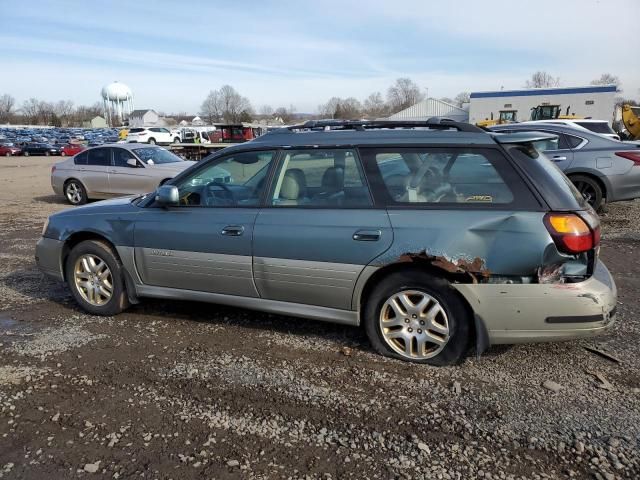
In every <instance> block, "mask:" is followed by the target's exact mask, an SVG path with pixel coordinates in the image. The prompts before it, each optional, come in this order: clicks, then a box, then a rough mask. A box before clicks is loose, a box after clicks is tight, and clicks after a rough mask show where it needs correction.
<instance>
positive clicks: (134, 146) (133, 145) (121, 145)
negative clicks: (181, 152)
mask: <svg viewBox="0 0 640 480" xmlns="http://www.w3.org/2000/svg"><path fill="white" fill-rule="evenodd" d="M105 147H116V148H124V149H125V150H136V149H138V148H163V147H161V146H160V145H149V144H147V143H136V142H131V143H103V144H100V145H95V146H93V147H89V148H86V149H84V150H83V152H86V151H88V150H93V149H94V148H105ZM164 150H166V149H164Z"/></svg>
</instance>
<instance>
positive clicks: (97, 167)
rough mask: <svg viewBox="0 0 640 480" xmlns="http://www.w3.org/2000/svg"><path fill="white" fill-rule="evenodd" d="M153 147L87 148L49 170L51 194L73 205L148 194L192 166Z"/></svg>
mask: <svg viewBox="0 0 640 480" xmlns="http://www.w3.org/2000/svg"><path fill="white" fill-rule="evenodd" d="M193 163H194V162H187V161H184V160H182V159H181V158H180V157H178V156H176V155H174V154H173V153H171V152H169V151H168V150H166V149H164V148H162V147H158V146H155V145H140V144H126V143H118V144H113V145H104V146H100V147H94V148H89V149H87V150H84V151H82V152H80V153H79V154H77V155H76V156H75V157H73V158H70V159H68V160H65V161H63V162H59V163H56V164H55V165H54V166H53V167H52V169H51V186H52V187H53V191H54V192H55V193H57V194H58V195H64V197H65V198H66V199H67V200H68V201H69V203H71V204H73V205H81V204H84V203H86V202H87V201H88V200H89V199H100V198H109V197H112V196H120V195H134V194H140V193H145V192H150V191H152V190H154V189H156V188H157V187H158V185H161V184H162V183H164V182H166V181H167V180H169V179H171V178H173V177H174V176H175V175H176V174H178V173H180V172H182V171H183V170H185V169H186V168H188V167H190V166H191V165H193Z"/></svg>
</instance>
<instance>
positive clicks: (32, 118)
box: [20, 97, 40, 123]
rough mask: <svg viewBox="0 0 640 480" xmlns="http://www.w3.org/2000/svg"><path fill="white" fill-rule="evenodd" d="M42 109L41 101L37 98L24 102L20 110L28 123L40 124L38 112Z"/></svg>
mask: <svg viewBox="0 0 640 480" xmlns="http://www.w3.org/2000/svg"><path fill="white" fill-rule="evenodd" d="M39 108H40V100H38V99H37V98H33V97H32V98H30V99H29V100H25V101H24V102H22V107H20V110H21V111H22V114H23V115H24V116H25V120H26V121H27V123H37V122H38V112H39Z"/></svg>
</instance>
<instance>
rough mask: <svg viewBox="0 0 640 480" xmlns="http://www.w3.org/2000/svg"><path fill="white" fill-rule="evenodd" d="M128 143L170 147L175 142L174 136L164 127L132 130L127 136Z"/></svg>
mask: <svg viewBox="0 0 640 480" xmlns="http://www.w3.org/2000/svg"><path fill="white" fill-rule="evenodd" d="M127 142H139V143H150V144H151V145H154V144H156V143H159V144H162V145H169V144H170V143H172V142H173V135H171V131H170V130H169V129H167V128H164V127H148V128H146V127H145V128H131V129H129V133H128V135H127Z"/></svg>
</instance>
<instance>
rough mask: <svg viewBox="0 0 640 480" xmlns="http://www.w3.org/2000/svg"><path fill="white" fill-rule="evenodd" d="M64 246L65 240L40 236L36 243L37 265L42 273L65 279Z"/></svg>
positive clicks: (57, 278) (61, 279)
mask: <svg viewBox="0 0 640 480" xmlns="http://www.w3.org/2000/svg"><path fill="white" fill-rule="evenodd" d="M63 246H64V242H61V241H60V240H54V239H53V238H47V237H40V240H38V243H37V244H36V265H37V266H38V268H39V269H40V271H41V272H42V273H44V274H45V275H47V276H49V277H52V278H55V279H56V280H60V281H64V270H63V268H62V248H63Z"/></svg>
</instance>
